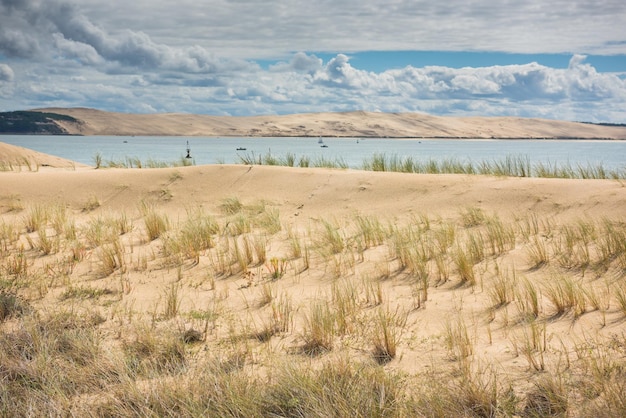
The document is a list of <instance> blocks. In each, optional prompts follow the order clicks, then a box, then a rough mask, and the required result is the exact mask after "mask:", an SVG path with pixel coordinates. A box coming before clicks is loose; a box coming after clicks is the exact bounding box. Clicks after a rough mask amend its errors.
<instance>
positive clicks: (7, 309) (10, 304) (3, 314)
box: [0, 290, 30, 322]
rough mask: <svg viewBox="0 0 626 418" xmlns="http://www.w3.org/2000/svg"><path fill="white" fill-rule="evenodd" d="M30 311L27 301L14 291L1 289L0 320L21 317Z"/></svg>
mask: <svg viewBox="0 0 626 418" xmlns="http://www.w3.org/2000/svg"><path fill="white" fill-rule="evenodd" d="M29 311H30V307H29V305H28V303H27V302H26V301H24V300H23V299H22V298H20V297H19V296H18V295H17V294H15V293H13V292H8V291H6V290H0V322H2V321H4V320H6V319H8V318H14V317H19V316H21V315H23V314H24V313H27V312H29Z"/></svg>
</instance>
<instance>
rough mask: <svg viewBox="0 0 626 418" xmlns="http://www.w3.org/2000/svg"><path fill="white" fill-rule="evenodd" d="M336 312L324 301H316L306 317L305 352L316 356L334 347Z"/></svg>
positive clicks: (304, 331) (303, 347) (302, 348)
mask: <svg viewBox="0 0 626 418" xmlns="http://www.w3.org/2000/svg"><path fill="white" fill-rule="evenodd" d="M334 337H335V312H334V311H333V310H332V309H331V308H330V307H329V306H328V304H327V303H325V302H323V301H316V302H314V303H313V304H312V305H311V307H310V309H309V313H308V315H305V318H304V330H303V332H302V336H301V338H302V340H303V341H304V344H303V345H302V347H301V350H302V352H303V353H305V354H307V355H310V356H316V355H319V354H322V353H325V352H327V351H330V350H332V349H333V343H334Z"/></svg>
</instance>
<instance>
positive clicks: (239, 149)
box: [237, 147, 246, 151]
mask: <svg viewBox="0 0 626 418" xmlns="http://www.w3.org/2000/svg"><path fill="white" fill-rule="evenodd" d="M245 150H246V148H244V147H239V148H237V151H245Z"/></svg>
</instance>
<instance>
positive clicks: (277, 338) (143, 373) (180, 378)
mask: <svg viewBox="0 0 626 418" xmlns="http://www.w3.org/2000/svg"><path fill="white" fill-rule="evenodd" d="M0 216H2V218H0V255H1V257H0V381H1V382H2V383H1V384H0V415H3V416H5V415H17V416H27V415H41V416H48V415H76V416H100V415H112V416H137V415H141V416H143V415H145V416H174V415H175V416H206V415H209V416H211V415H212V416H259V417H261V416H338V417H342V416H343V417H348V416H392V417H403V416H513V415H517V416H607V417H608V416H621V415H624V414H625V412H626V397H625V395H624V394H625V393H626V391H625V389H626V388H625V387H624V383H623V382H624V381H625V377H626V376H625V375H624V370H625V369H626V363H625V361H624V358H626V339H625V335H626V334H625V332H624V318H626V284H625V283H626V275H625V272H626V269H624V261H623V260H624V258H625V257H626V255H625V252H626V251H625V249H624V245H623V242H624V236H625V234H626V227H625V226H624V224H623V223H622V222H621V220H610V219H601V220H596V221H592V220H584V221H581V220H565V221H562V222H561V221H559V220H558V219H554V218H550V219H544V218H539V217H533V216H529V217H527V218H523V219H517V220H511V221H509V220H507V218H506V217H505V214H488V213H485V212H484V211H482V210H479V209H476V208H467V209H464V210H462V211H460V212H459V213H457V214H456V215H454V216H451V217H448V218H446V219H442V218H441V217H439V216H438V214H436V213H433V214H423V215H420V216H419V217H407V218H402V219H395V218H394V219H383V218H377V217H375V216H371V215H367V216H365V215H362V214H353V215H351V216H348V217H346V218H342V219H332V220H329V219H315V220H310V223H309V224H307V225H306V226H305V227H303V226H302V225H301V224H296V223H295V221H293V222H292V223H290V224H287V223H288V222H287V221H285V220H284V219H283V220H281V214H280V213H279V208H278V206H277V205H273V204H272V203H271V202H246V200H245V199H244V198H243V197H241V198H239V197H232V198H229V199H226V200H224V201H220V202H216V203H215V205H214V207H202V208H200V207H190V208H188V209H187V211H186V212H185V213H184V214H182V215H180V216H179V217H178V218H176V222H172V221H170V218H169V217H168V216H167V215H166V213H165V212H164V211H162V210H161V208H159V207H158V206H156V205H152V204H143V205H141V206H139V207H138V208H137V210H136V211H135V212H133V213H130V212H129V213H120V214H118V215H111V214H109V215H106V214H103V213H102V208H99V209H97V210H96V209H94V210H93V211H92V212H83V211H82V208H81V207H75V208H73V209H72V208H70V207H69V206H67V205H62V204H61V205H60V204H57V203H55V204H46V203H43V204H41V205H33V206H32V207H26V208H24V209H23V213H19V214H16V213H14V212H6V213H4V214H2V215H0ZM172 219H174V218H172ZM283 223H285V225H283ZM581 329H582V331H581ZM33 411H36V412H33Z"/></svg>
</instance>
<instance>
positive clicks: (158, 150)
mask: <svg viewBox="0 0 626 418" xmlns="http://www.w3.org/2000/svg"><path fill="white" fill-rule="evenodd" d="M0 142H5V143H8V144H13V145H19V146H22V147H26V148H30V149H33V150H36V151H40V152H44V153H47V154H52V155H56V156H59V157H62V158H66V159H69V160H73V161H76V162H79V163H83V164H89V165H94V158H95V156H96V154H98V153H99V154H100V155H101V156H102V159H103V161H104V162H105V163H106V161H109V160H113V161H124V160H125V159H126V158H127V157H129V158H138V159H140V160H141V161H142V162H144V163H145V162H146V161H148V160H154V161H161V162H174V161H180V159H181V158H183V157H184V156H185V154H186V149H187V142H188V143H189V147H190V149H191V156H192V157H193V161H194V163H195V164H196V165H201V164H223V163H227V164H230V163H240V162H241V159H240V157H242V156H244V157H246V156H248V157H249V156H252V155H255V156H259V155H263V156H265V155H267V154H269V153H271V154H272V155H274V156H276V157H284V156H286V155H287V154H288V153H291V154H294V155H295V156H296V161H297V159H299V158H300V157H303V156H306V157H308V158H309V159H310V161H315V160H316V159H317V158H324V159H326V160H331V161H336V160H340V161H343V162H345V163H346V164H347V165H348V166H349V167H351V168H360V167H362V165H363V162H364V161H365V160H367V159H369V158H371V157H372V155H374V154H376V153H383V154H385V155H387V156H395V155H397V156H399V157H403V156H410V157H411V158H412V159H413V160H415V161H427V160H430V159H434V160H438V161H441V160H444V159H455V160H458V161H461V162H480V161H501V160H503V159H504V158H506V157H507V156H516V157H519V156H522V157H527V158H528V159H529V160H530V162H531V163H532V164H535V163H544V164H552V165H570V166H576V165H578V164H580V165H583V166H587V165H591V166H598V165H602V166H603V167H604V168H606V169H624V168H626V141H607V140H527V139H515V140H482V139H462V140H455V139H419V140H418V139H414V140H406V139H388V138H324V143H325V144H326V145H327V146H328V147H327V148H322V147H321V146H320V144H319V143H318V138H205V137H121V136H31V135H5V136H0ZM237 148H245V150H242V151H238V150H237Z"/></svg>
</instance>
